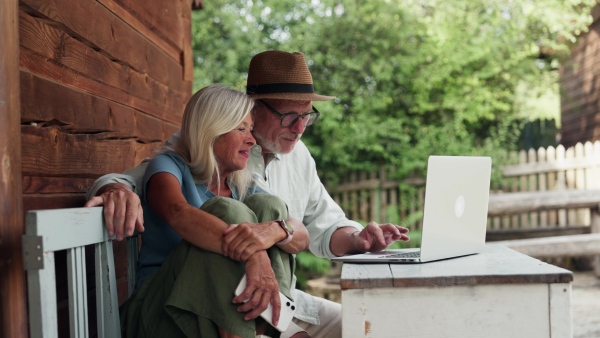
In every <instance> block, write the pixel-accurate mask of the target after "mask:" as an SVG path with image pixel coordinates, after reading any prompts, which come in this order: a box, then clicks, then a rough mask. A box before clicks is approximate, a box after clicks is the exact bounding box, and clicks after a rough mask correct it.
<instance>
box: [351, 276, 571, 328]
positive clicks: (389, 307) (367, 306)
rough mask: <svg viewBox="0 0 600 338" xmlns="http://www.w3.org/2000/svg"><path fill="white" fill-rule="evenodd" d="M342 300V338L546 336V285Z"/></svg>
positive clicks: (366, 294)
mask: <svg viewBox="0 0 600 338" xmlns="http://www.w3.org/2000/svg"><path fill="white" fill-rule="evenodd" d="M344 293H348V295H344ZM342 299H343V300H342V302H343V304H344V306H343V309H342V311H343V315H342V316H343V317H342V318H343V319H342V325H343V336H344V337H346V338H354V337H365V338H366V337H369V338H390V337H419V338H439V337H486V338H487V337H495V338H506V337H531V338H533V337H536V338H542V337H545V338H547V337H550V334H549V333H550V332H549V331H550V323H549V302H548V286H547V285H544V284H525V285H520V284H511V285H478V286H454V287H443V288H437V287H410V288H393V289H391V288H387V289H386V288H377V289H366V290H346V291H342ZM346 302H348V304H350V305H351V306H352V309H350V310H349V311H346V310H345V309H346V306H347V305H346ZM407 309H410V310H407ZM552 337H560V338H568V337H567V336H554V335H553V336H552Z"/></svg>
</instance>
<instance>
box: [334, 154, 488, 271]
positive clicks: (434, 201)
mask: <svg viewBox="0 0 600 338" xmlns="http://www.w3.org/2000/svg"><path fill="white" fill-rule="evenodd" d="M491 171H492V159H491V158H490V157H478V156H430V157H429V161H428V163H427V180H426V186H425V210H424V212H423V231H422V234H421V248H420V249H396V250H391V249H390V250H386V251H383V252H375V253H365V254H357V255H347V256H342V257H336V258H333V259H332V260H333V261H338V262H347V263H425V262H430V261H436V260H440V259H448V258H454V257H459V256H466V255H471V254H476V253H479V252H481V251H482V250H483V248H484V246H485V231H486V225H487V211H488V199H489V192H490V176H491ZM408 236H410V233H408Z"/></svg>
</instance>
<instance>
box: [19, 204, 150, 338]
mask: <svg viewBox="0 0 600 338" xmlns="http://www.w3.org/2000/svg"><path fill="white" fill-rule="evenodd" d="M127 241H128V243H127V256H128V257H127V260H128V287H129V295H131V293H132V292H133V289H134V283H135V267H136V264H137V249H138V246H137V237H135V236H134V237H130V238H128V239H127ZM86 245H94V246H95V260H94V265H95V280H96V310H97V321H98V322H97V324H98V337H120V336H121V332H120V322H119V304H118V297H117V283H116V277H115V265H114V259H113V249H112V240H111V239H110V238H109V237H108V235H107V233H106V228H105V226H104V217H103V213H102V208H101V207H96V208H72V209H54V210H34V211H29V212H27V215H26V229H25V235H24V236H23V258H24V266H25V270H26V271H27V290H28V299H29V329H30V335H31V337H58V323H57V297H56V273H55V269H54V252H55V251H59V250H66V251H67V274H68V276H67V278H68V299H69V325H70V332H71V337H88V336H89V333H88V315H87V310H88V304H87V289H88V287H87V285H86V284H87V283H86V267H85V246H86Z"/></svg>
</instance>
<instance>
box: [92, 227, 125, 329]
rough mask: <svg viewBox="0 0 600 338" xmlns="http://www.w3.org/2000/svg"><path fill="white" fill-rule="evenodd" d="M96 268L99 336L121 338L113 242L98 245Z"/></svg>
mask: <svg viewBox="0 0 600 338" xmlns="http://www.w3.org/2000/svg"><path fill="white" fill-rule="evenodd" d="M105 231H106V230H105ZM95 266H96V313H97V318H98V336H99V337H115V338H120V337H121V326H120V321H119V301H118V297H117V281H116V277H115V264H114V257H113V249H112V242H110V241H107V242H103V243H99V244H96V264H95Z"/></svg>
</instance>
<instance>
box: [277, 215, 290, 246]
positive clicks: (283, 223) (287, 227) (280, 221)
mask: <svg viewBox="0 0 600 338" xmlns="http://www.w3.org/2000/svg"><path fill="white" fill-rule="evenodd" d="M275 222H276V223H277V224H279V226H280V227H281V228H282V229H283V231H285V233H286V234H287V237H286V238H284V239H283V240H282V241H279V242H277V243H276V244H277V245H284V244H288V243H289V242H291V241H292V238H293V237H294V228H292V226H291V225H289V224H287V222H286V221H285V220H283V219H278V220H276V221H275Z"/></svg>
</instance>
